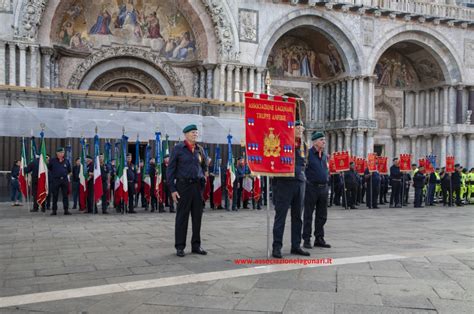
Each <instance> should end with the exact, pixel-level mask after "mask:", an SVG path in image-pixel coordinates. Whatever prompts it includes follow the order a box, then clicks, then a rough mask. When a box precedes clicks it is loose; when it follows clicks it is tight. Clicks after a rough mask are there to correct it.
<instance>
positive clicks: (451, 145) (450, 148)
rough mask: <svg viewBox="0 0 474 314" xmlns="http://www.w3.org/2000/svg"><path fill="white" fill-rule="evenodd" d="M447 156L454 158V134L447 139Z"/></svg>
mask: <svg viewBox="0 0 474 314" xmlns="http://www.w3.org/2000/svg"><path fill="white" fill-rule="evenodd" d="M446 155H448V156H454V141H453V135H452V134H448V135H447V138H446Z"/></svg>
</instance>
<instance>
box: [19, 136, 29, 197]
mask: <svg viewBox="0 0 474 314" xmlns="http://www.w3.org/2000/svg"><path fill="white" fill-rule="evenodd" d="M26 166H27V165H26V147H25V138H24V137H22V138H21V160H20V173H19V175H18V181H19V183H20V191H21V194H23V196H24V197H25V198H26V195H27V194H28V188H27V184H26V177H25V168H26Z"/></svg>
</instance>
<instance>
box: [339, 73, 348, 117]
mask: <svg viewBox="0 0 474 314" xmlns="http://www.w3.org/2000/svg"><path fill="white" fill-rule="evenodd" d="M339 108H340V110H339V119H340V120H345V119H346V108H347V80H345V79H344V80H342V81H341V104H340V107H339Z"/></svg>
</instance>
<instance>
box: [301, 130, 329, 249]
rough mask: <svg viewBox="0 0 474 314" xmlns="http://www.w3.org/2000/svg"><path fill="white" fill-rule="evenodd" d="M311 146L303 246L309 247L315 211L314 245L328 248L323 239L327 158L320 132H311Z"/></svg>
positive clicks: (326, 193) (327, 171) (307, 175)
mask: <svg viewBox="0 0 474 314" xmlns="http://www.w3.org/2000/svg"><path fill="white" fill-rule="evenodd" d="M311 140H312V141H313V147H311V149H310V150H309V153H308V165H307V167H306V180H307V181H306V193H305V199H304V220H303V240H304V247H305V248H311V225H312V223H313V212H314V211H316V217H315V220H314V237H315V240H314V246H319V247H325V248H330V247H331V246H330V245H329V244H328V243H326V241H325V240H324V225H325V224H326V220H327V215H328V208H327V205H328V179H329V169H328V158H327V156H326V154H325V153H324V148H325V147H326V138H325V136H324V133H322V132H313V134H312V135H311Z"/></svg>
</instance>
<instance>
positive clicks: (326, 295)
mask: <svg viewBox="0 0 474 314" xmlns="http://www.w3.org/2000/svg"><path fill="white" fill-rule="evenodd" d="M290 300H295V301H302V302H304V301H305V300H312V301H313V302H315V303H316V304H325V303H328V304H329V303H345V304H366V305H382V299H381V298H380V296H378V295H375V294H369V293H361V292H357V291H338V292H308V291H298V292H295V291H293V293H292V294H291V297H290Z"/></svg>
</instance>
